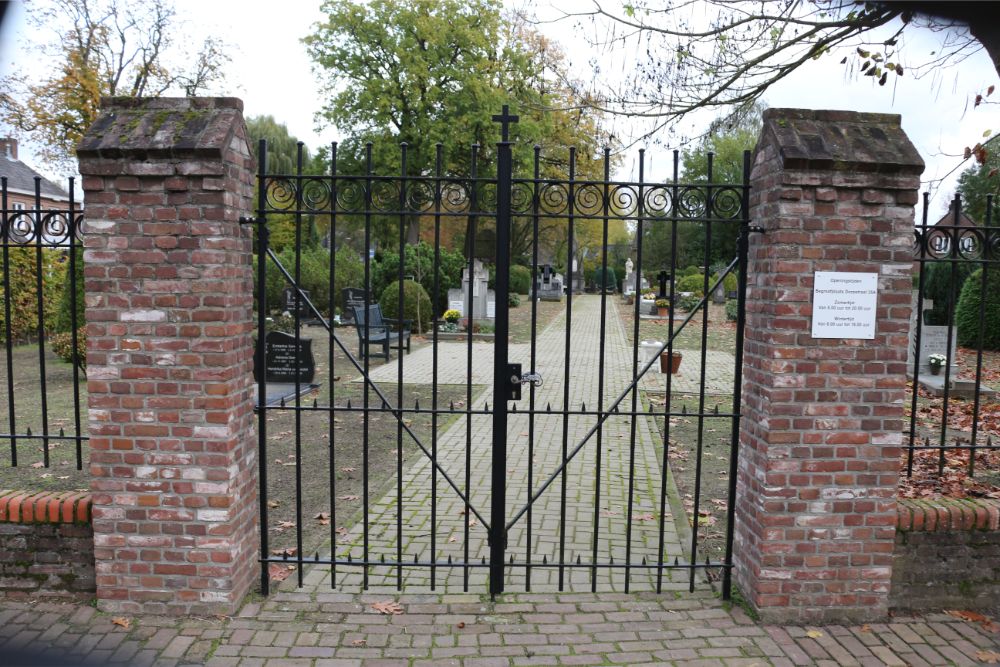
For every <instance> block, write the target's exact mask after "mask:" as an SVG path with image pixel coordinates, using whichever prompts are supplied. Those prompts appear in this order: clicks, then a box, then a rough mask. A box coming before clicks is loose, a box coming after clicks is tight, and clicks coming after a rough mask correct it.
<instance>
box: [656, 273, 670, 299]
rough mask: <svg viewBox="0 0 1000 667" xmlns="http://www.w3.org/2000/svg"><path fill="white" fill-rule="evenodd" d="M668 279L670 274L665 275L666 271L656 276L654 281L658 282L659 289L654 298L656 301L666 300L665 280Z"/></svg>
mask: <svg viewBox="0 0 1000 667" xmlns="http://www.w3.org/2000/svg"><path fill="white" fill-rule="evenodd" d="M669 277H670V274H669V273H667V272H666V271H660V272H659V273H658V274H656V279H657V280H658V281H659V287H660V290H659V291H658V292H657V293H656V298H658V299H666V298H667V278H669Z"/></svg>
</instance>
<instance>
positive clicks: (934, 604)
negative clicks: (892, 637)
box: [889, 498, 1000, 611]
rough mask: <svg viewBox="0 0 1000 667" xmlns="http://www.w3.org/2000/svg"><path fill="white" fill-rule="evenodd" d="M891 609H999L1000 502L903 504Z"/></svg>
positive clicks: (926, 501) (897, 534)
mask: <svg viewBox="0 0 1000 667" xmlns="http://www.w3.org/2000/svg"><path fill="white" fill-rule="evenodd" d="M889 604H890V606H891V607H893V608H896V609H901V610H907V611H910V610H912V611H924V610H927V609H941V608H944V609H967V610H976V609H979V610H988V611H991V610H995V609H996V608H997V605H998V604H1000V500H992V499H985V498H984V499H975V500H955V499H943V500H908V499H907V500H900V501H899V525H898V526H897V528H896V548H895V552H894V554H893V563H892V593H891V595H890V597H889Z"/></svg>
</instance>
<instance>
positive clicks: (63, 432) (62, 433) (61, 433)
mask: <svg viewBox="0 0 1000 667" xmlns="http://www.w3.org/2000/svg"><path fill="white" fill-rule="evenodd" d="M59 437H60V438H65V437H66V429H64V428H60V429H59Z"/></svg>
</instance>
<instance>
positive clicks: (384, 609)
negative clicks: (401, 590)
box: [372, 600, 403, 616]
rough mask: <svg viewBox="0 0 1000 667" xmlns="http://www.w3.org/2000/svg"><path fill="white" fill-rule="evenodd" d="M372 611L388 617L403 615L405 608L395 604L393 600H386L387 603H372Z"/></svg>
mask: <svg viewBox="0 0 1000 667" xmlns="http://www.w3.org/2000/svg"><path fill="white" fill-rule="evenodd" d="M372 609H374V610H375V611H377V612H378V613H380V614H385V615H387V616H392V615H398V614H402V613H403V608H402V607H400V606H399V603H398V602H393V601H392V600H386V601H385V602H372Z"/></svg>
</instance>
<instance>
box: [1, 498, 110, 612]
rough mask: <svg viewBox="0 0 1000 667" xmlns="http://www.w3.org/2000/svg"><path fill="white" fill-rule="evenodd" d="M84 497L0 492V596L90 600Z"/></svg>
mask: <svg viewBox="0 0 1000 667" xmlns="http://www.w3.org/2000/svg"><path fill="white" fill-rule="evenodd" d="M90 510H91V500H90V494H89V493H44V492H42V493H27V492H22V491H0V597H6V598H9V599H24V598H29V597H30V598H32V599H38V598H41V597H44V598H49V599H70V600H89V599H91V598H93V597H94V590H95V584H94V531H93V528H92V527H91V523H90V522H91V513H90Z"/></svg>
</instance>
